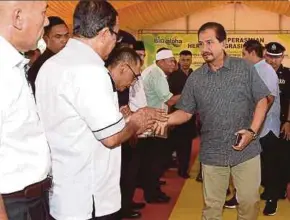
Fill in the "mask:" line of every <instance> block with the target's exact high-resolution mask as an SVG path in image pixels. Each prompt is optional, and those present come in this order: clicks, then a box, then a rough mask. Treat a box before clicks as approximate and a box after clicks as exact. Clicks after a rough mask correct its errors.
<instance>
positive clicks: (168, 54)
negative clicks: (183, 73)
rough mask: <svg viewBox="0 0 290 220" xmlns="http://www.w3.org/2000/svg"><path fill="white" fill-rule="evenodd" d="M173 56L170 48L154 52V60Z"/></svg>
mask: <svg viewBox="0 0 290 220" xmlns="http://www.w3.org/2000/svg"><path fill="white" fill-rule="evenodd" d="M171 57H174V56H173V53H172V51H171V50H161V51H159V52H158V53H157V54H156V60H163V59H167V58H171Z"/></svg>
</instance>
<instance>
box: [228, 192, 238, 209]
mask: <svg viewBox="0 0 290 220" xmlns="http://www.w3.org/2000/svg"><path fill="white" fill-rule="evenodd" d="M237 205H239V203H238V201H237V198H236V196H235V195H234V197H233V198H231V199H230V200H228V201H226V202H225V204H224V207H225V208H227V209H235V208H236V207H237Z"/></svg>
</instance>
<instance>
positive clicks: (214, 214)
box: [0, 0, 290, 220]
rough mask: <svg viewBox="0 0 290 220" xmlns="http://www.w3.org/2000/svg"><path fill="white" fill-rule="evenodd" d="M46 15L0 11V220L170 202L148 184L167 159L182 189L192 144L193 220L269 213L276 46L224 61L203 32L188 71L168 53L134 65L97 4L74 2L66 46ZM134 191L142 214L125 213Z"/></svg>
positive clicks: (111, 213) (212, 31) (289, 128)
mask: <svg viewBox="0 0 290 220" xmlns="http://www.w3.org/2000/svg"><path fill="white" fill-rule="evenodd" d="M46 8H47V3H46V1H6V2H4V1H2V2H0V13H1V17H2V19H1V21H0V48H1V50H0V74H1V80H0V89H1V92H0V96H1V105H0V110H1V115H0V116H1V117H0V125H1V126H0V132H1V133H0V135H1V136H0V137H1V139H0V140H1V143H0V194H1V197H0V219H1V220H7V219H9V220H48V219H49V220H52V219H56V220H71V219H75V220H87V219H94V220H120V219H124V218H126V219H127V218H136V219H137V218H140V217H141V215H142V214H141V212H140V210H141V209H143V208H145V207H146V203H148V204H163V203H168V202H169V201H170V199H171V198H170V195H167V193H166V192H164V191H163V190H162V185H163V184H166V182H164V181H162V176H163V175H164V173H165V172H166V170H167V169H168V168H170V167H171V166H172V163H173V156H172V155H173V153H174V152H176V161H177V164H176V166H177V174H178V176H179V177H180V178H184V179H187V178H189V177H190V175H189V170H190V155H191V149H192V140H193V139H194V138H195V137H197V136H200V137H201V148H200V153H199V160H200V174H199V175H198V177H197V180H199V181H201V182H202V186H203V187H202V189H203V197H204V208H203V210H202V219H204V220H206V219H222V210H223V208H236V207H237V209H238V219H240V220H242V219H247V220H255V219H257V218H258V214H259V201H260V199H263V200H266V202H265V207H264V211H263V213H264V215H275V214H276V212H277V206H278V200H279V199H285V198H286V193H287V184H288V182H289V181H290V166H289V165H290V164H289V161H290V144H289V141H290V108H289V106H290V85H289V84H290V69H289V68H287V67H284V66H283V65H282V61H283V58H284V53H285V48H284V47H283V45H281V44H280V43H278V42H269V43H268V44H267V45H265V46H264V45H262V44H261V43H260V42H259V41H256V40H249V41H247V42H246V43H245V44H244V46H243V52H242V58H237V57H231V56H229V55H228V54H227V53H226V52H225V46H226V39H227V33H226V31H225V29H224V27H223V26H222V25H221V24H219V23H216V22H207V23H205V24H203V25H202V26H201V27H200V29H199V30H198V33H197V34H198V45H199V50H200V53H201V56H202V57H203V59H204V61H205V62H204V64H203V65H202V66H201V67H199V68H198V69H196V70H192V69H191V64H192V59H193V57H192V53H191V52H190V51H188V50H183V51H180V53H179V59H178V61H176V59H175V55H174V54H173V52H172V51H171V50H170V49H169V48H159V49H158V50H157V51H156V54H155V60H154V62H153V63H152V65H150V66H147V67H144V66H143V65H144V59H145V57H146V48H145V45H144V42H142V41H138V40H136V39H135V37H134V36H133V35H131V34H130V33H127V32H125V31H123V30H119V18H118V12H117V11H116V10H115V9H114V8H113V6H112V5H111V4H110V3H108V2H107V1H98V0H92V1H80V2H79V3H78V4H77V6H76V9H75V11H74V15H73V30H72V35H70V34H69V28H68V26H67V24H66V23H65V21H64V20H63V19H61V18H60V17H57V16H51V17H48V18H47V17H46V14H45V13H46ZM40 38H43V39H44V41H45V43H46V50H45V51H44V52H43V53H41V52H40V50H39V49H37V42H38V41H39V39H40ZM261 185H262V186H263V187H264V192H263V193H262V194H261V195H260V194H259V188H260V186H261ZM138 187H139V188H141V189H142V190H143V192H144V200H145V203H137V202H134V193H135V189H136V188H138ZM232 188H233V189H234V191H233V194H234V196H233V198H231V199H230V200H228V201H226V196H227V195H228V193H229V191H231V190H230V189H232ZM193 205H194V204H193Z"/></svg>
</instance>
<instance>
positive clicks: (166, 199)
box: [145, 194, 171, 204]
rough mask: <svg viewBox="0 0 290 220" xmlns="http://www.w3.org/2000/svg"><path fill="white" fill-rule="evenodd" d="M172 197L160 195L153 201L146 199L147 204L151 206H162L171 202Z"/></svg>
mask: <svg viewBox="0 0 290 220" xmlns="http://www.w3.org/2000/svg"><path fill="white" fill-rule="evenodd" d="M170 199H171V198H170V197H169V196H167V195H166V194H160V195H158V196H157V197H156V198H152V199H145V200H146V202H147V203H150V204H155V203H157V204H161V203H168V202H169V201H170Z"/></svg>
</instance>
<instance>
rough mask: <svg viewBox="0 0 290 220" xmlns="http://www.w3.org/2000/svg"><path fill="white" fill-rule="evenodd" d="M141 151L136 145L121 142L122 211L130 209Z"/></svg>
mask: <svg viewBox="0 0 290 220" xmlns="http://www.w3.org/2000/svg"><path fill="white" fill-rule="evenodd" d="M140 160H141V151H140V147H139V146H138V145H137V146H135V147H132V146H130V145H129V143H128V142H126V143H124V144H122V164H121V179H120V187H121V196H122V212H124V213H126V212H130V211H131V210H132V207H131V205H132V201H133V197H134V192H135V188H136V185H137V175H138V171H139V167H140Z"/></svg>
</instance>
